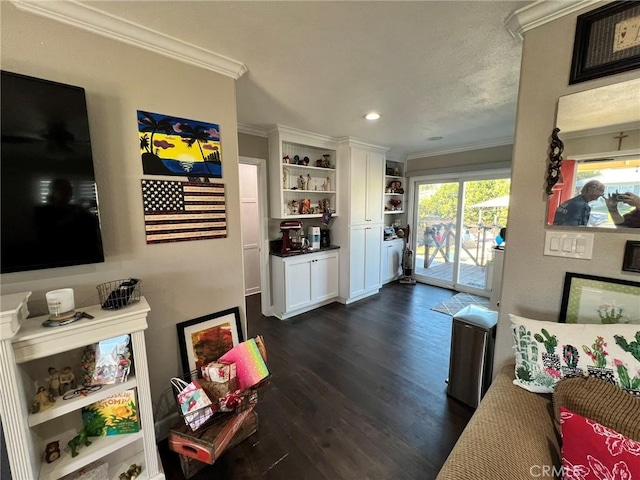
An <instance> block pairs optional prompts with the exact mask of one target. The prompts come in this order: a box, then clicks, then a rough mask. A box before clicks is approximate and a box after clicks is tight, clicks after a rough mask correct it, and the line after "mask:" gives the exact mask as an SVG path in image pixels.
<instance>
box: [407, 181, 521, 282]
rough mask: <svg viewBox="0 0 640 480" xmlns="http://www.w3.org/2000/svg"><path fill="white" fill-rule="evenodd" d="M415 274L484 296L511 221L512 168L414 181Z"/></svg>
mask: <svg viewBox="0 0 640 480" xmlns="http://www.w3.org/2000/svg"><path fill="white" fill-rule="evenodd" d="M412 191H413V198H414V205H413V215H412V218H413V222H412V224H413V231H414V234H413V235H412V237H413V242H414V243H413V245H415V255H414V259H415V265H414V272H415V276H416V279H417V280H419V281H421V282H424V283H429V284H431V285H436V286H441V287H448V288H453V289H455V290H458V291H464V292H470V293H476V294H480V295H486V294H487V293H488V291H489V290H490V279H488V278H487V277H488V273H490V272H487V266H488V265H490V262H491V260H492V255H493V248H494V247H495V246H496V245H498V244H499V243H501V242H502V239H501V237H500V236H499V233H500V229H501V228H502V227H506V225H507V212H508V207H509V178H508V172H494V173H492V174H491V175H487V174H484V175H483V176H480V175H476V176H475V177H472V176H469V175H466V178H464V179H463V178H460V177H457V178H456V177H453V178H452V177H448V178H437V177H436V178H433V179H430V178H429V177H424V178H420V179H414V180H413V182H412Z"/></svg>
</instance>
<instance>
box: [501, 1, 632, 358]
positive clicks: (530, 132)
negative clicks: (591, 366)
mask: <svg viewBox="0 0 640 480" xmlns="http://www.w3.org/2000/svg"><path fill="white" fill-rule="evenodd" d="M584 11H586V10H584ZM584 11H583V12H584ZM583 12H578V13H583ZM577 15H578V14H573V15H570V16H567V17H564V18H562V19H559V20H556V21H554V22H552V23H549V24H546V25H543V26H540V27H537V28H535V29H533V30H530V31H529V32H527V33H525V38H524V48H523V54H522V69H521V79H520V92H519V98H518V114H517V121H516V125H517V128H516V136H515V143H514V152H513V164H512V181H511V203H510V207H509V235H508V237H509V240H508V242H507V248H506V252H505V269H504V278H503V291H502V300H501V305H500V320H499V324H498V334H497V345H496V367H500V366H501V365H503V364H505V363H507V362H508V361H509V360H511V357H512V350H511V345H512V343H513V339H512V337H511V332H510V330H509V318H508V314H509V313H515V314H519V315H523V316H526V317H530V318H535V319H539V320H548V321H556V320H557V318H558V312H559V311H560V303H561V299H562V288H563V282H564V275H565V273H566V272H576V273H583V274H591V275H601V276H605V277H614V278H623V279H627V280H635V281H638V280H640V275H637V274H630V273H626V272H622V271H621V265H622V255H623V251H624V244H625V241H627V240H630V239H632V238H633V239H635V240H638V239H639V238H640V236H639V235H638V233H636V232H634V231H629V230H627V231H626V232H624V233H623V232H615V231H611V232H610V231H607V232H603V231H601V230H594V231H593V232H594V234H595V243H594V255H593V259H592V260H576V259H563V258H559V257H546V256H543V255H542V251H543V245H544V235H545V229H544V227H543V225H544V222H545V215H546V205H547V203H546V200H547V199H546V195H545V193H544V187H545V172H546V160H547V153H548V149H549V147H548V145H549V136H550V134H551V130H552V129H553V126H554V120H555V114H556V108H557V102H558V98H559V97H560V96H562V95H567V94H570V93H575V92H579V91H582V90H587V89H592V88H597V87H601V86H603V85H607V84H610V83H617V82H621V81H625V80H629V79H631V78H635V77H637V76H638V71H637V70H636V71H635V72H630V73H624V74H620V75H615V76H609V77H605V78H602V79H598V80H594V81H589V82H583V83H579V84H576V85H572V86H569V85H568V79H569V69H570V66H571V54H572V48H573V39H574V33H575V23H576V17H577Z"/></svg>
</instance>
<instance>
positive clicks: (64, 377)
mask: <svg viewBox="0 0 640 480" xmlns="http://www.w3.org/2000/svg"><path fill="white" fill-rule="evenodd" d="M76 386H77V385H76V376H75V375H74V374H73V372H72V371H71V367H64V369H63V370H62V373H61V374H60V394H61V395H64V394H65V393H67V392H68V391H69V390H73V389H75V388H76Z"/></svg>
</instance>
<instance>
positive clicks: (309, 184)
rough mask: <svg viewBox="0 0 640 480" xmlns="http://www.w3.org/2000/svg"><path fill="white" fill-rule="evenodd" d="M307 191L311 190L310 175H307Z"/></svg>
mask: <svg viewBox="0 0 640 480" xmlns="http://www.w3.org/2000/svg"><path fill="white" fill-rule="evenodd" d="M307 190H311V175H309V174H307Z"/></svg>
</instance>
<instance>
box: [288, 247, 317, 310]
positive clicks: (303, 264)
mask: <svg viewBox="0 0 640 480" xmlns="http://www.w3.org/2000/svg"><path fill="white" fill-rule="evenodd" d="M284 278H285V298H286V300H285V310H286V311H287V312H290V311H292V310H297V309H299V308H303V307H306V306H308V305H311V303H312V302H313V292H312V289H311V260H310V259H309V258H308V257H307V258H296V259H295V260H290V259H287V260H286V261H285V262H284Z"/></svg>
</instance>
